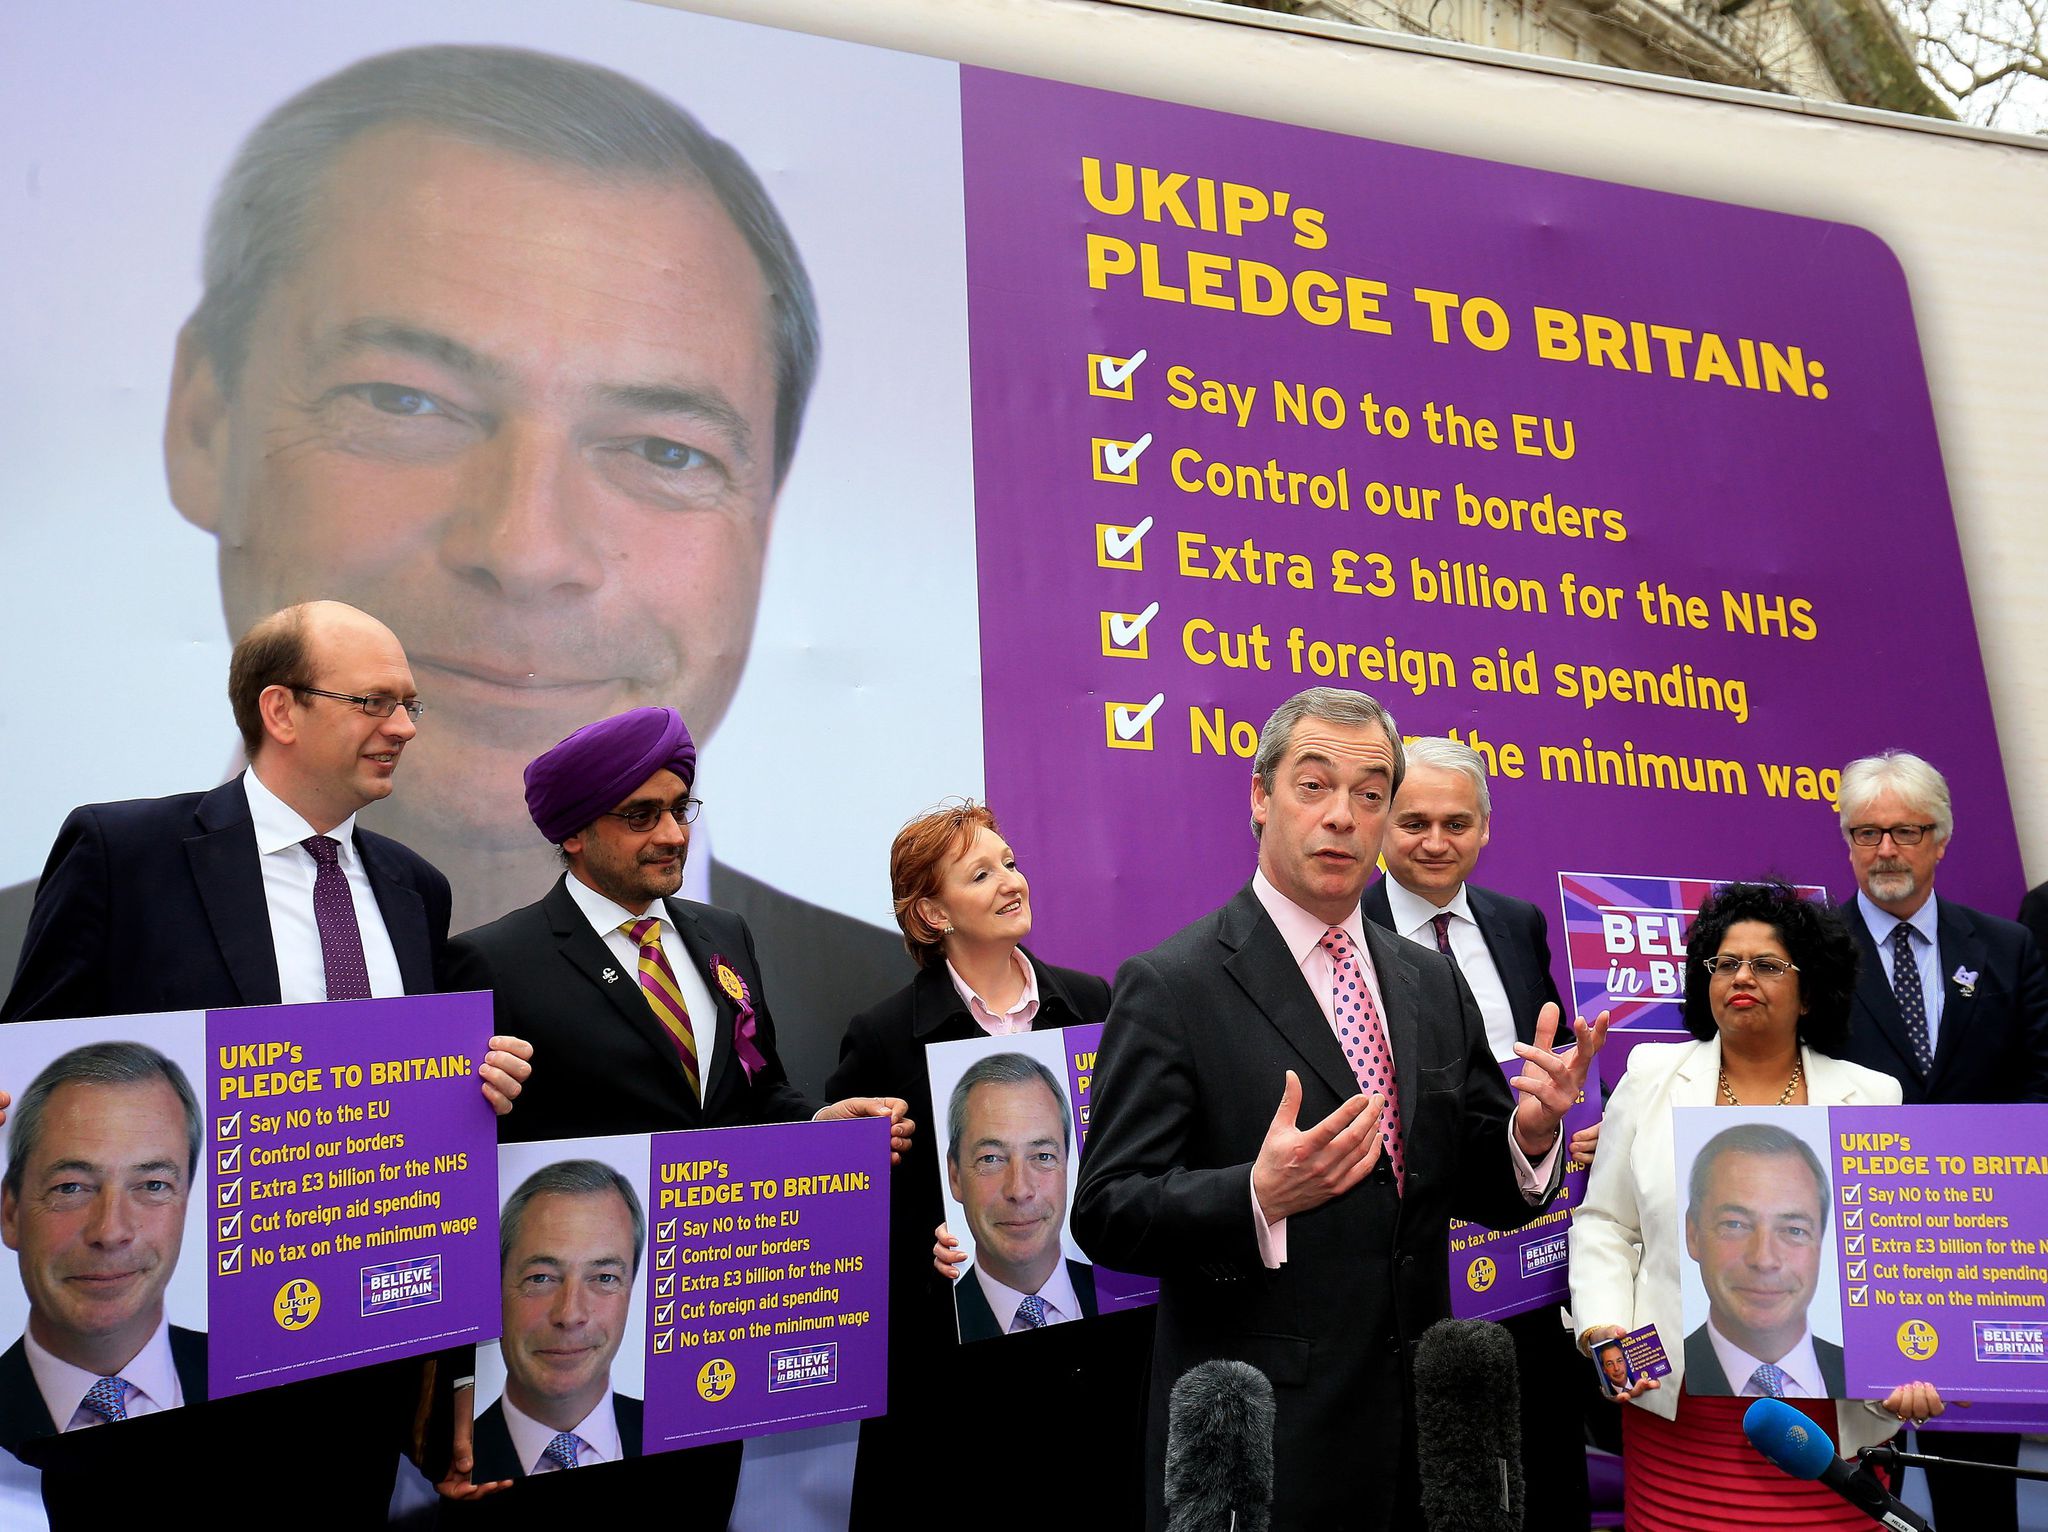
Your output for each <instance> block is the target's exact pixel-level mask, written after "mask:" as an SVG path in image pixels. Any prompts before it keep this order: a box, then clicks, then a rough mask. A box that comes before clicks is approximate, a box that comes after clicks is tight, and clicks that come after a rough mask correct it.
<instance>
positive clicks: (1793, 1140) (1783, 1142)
mask: <svg viewBox="0 0 2048 1532" xmlns="http://www.w3.org/2000/svg"><path fill="white" fill-rule="evenodd" d="M1730 1154H1755V1155H1763V1156H1767V1157H1770V1158H1773V1159H1776V1158H1791V1157H1793V1156H1795V1155H1796V1156H1797V1157H1798V1158H1799V1159H1801V1160H1803V1161H1804V1162H1805V1164H1806V1168H1807V1169H1808V1170H1810V1171H1812V1172H1813V1187H1814V1191H1815V1193H1816V1194H1817V1196H1816V1198H1815V1200H1816V1201H1818V1202H1819V1203H1820V1226H1821V1228H1822V1229H1823V1230H1825V1229H1826V1228H1827V1226H1828V1173H1827V1172H1826V1171H1825V1170H1823V1169H1822V1168H1821V1163H1820V1156H1819V1155H1817V1154H1815V1153H1814V1152H1813V1146H1812V1145H1811V1144H1809V1143H1807V1141H1806V1140H1805V1139H1803V1138H1801V1137H1799V1136H1798V1135H1797V1134H1796V1133H1788V1132H1787V1131H1786V1130H1785V1129H1783V1128H1781V1127H1779V1126H1778V1125H1777V1124H1776V1123H1773V1122H1744V1123H1737V1124H1736V1125H1735V1126H1734V1127H1732V1128H1723V1129H1722V1130H1721V1131H1720V1132H1719V1133H1716V1134H1715V1135H1714V1136H1713V1137H1712V1138H1710V1139H1708V1140H1707V1142H1706V1146H1705V1147H1704V1148H1702V1149H1701V1150H1700V1152H1699V1157H1698V1158H1697V1159H1695V1160H1694V1161H1693V1162H1692V1179H1691V1181H1690V1182H1689V1183H1688V1186H1687V1192H1688V1204H1687V1207H1686V1210H1685V1217H1686V1221H1687V1222H1688V1223H1690V1222H1693V1221H1694V1220H1696V1219H1697V1218H1698V1216H1699V1211H1700V1205H1701V1204H1702V1203H1704V1202H1705V1201H1706V1200H1707V1184H1708V1182H1710V1181H1711V1180H1712V1179H1713V1176H1714V1166H1715V1165H1716V1164H1718V1163H1719V1162H1720V1161H1721V1159H1722V1158H1723V1157H1724V1156H1726V1155H1730Z"/></svg>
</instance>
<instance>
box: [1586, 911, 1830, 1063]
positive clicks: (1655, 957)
mask: <svg viewBox="0 0 2048 1532" xmlns="http://www.w3.org/2000/svg"><path fill="white" fill-rule="evenodd" d="M1730 881H1732V880H1731V879H1728V878H1715V879H1708V878H1658V877H1631V876H1628V875H1625V874H1616V873H1599V872H1560V873H1559V874H1558V875H1557V894H1558V899H1559V901H1560V903H1561V904H1562V906H1563V911H1564V926H1563V930H1564V952H1565V966H1566V967H1567V968H1568V969H1569V970H1570V972H1571V986H1570V988H1569V989H1568V990H1567V993H1568V994H1570V996H1571V997H1572V1011H1573V1014H1574V1015H1578V1016H1597V1015H1598V1014H1599V1013H1600V1012H1602V1011H1605V1012H1607V1013H1608V1024H1609V1025H1610V1026H1614V1027H1654V1028H1664V1029H1667V1030H1668V1029H1673V1028H1679V1027H1681V1026H1682V1023H1681V1020H1680V1016H1679V1010H1680V1002H1681V1001H1682V1000H1683V999H1684V998H1685V938H1686V934H1687V933H1688V932H1689V931H1691V929H1692V917H1693V916H1694V915H1696V914H1698V913H1699V908H1700V906H1701V905H1702V904H1704V903H1705V902H1706V900H1707V896H1708V895H1709V894H1711V893H1712V892H1713V891H1714V890H1715V889H1717V888H1719V887H1721V886H1722V885H1723V884H1724V883H1728V882H1730ZM1799 892H1800V893H1801V894H1804V895H1805V896H1806V897H1807V898H1809V899H1819V900H1820V901H1821V902H1822V903H1823V904H1825V903H1826V902H1827V890H1826V889H1824V888H1821V887H1819V886H1818V885H1814V884H1802V885H1800V886H1799ZM1617 1078H1619V1077H1618V1076H1617Z"/></svg>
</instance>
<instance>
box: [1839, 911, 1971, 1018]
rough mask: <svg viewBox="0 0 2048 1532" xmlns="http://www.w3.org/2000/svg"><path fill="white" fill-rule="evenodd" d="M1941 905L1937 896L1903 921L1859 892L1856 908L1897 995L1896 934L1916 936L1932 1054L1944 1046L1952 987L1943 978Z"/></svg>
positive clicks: (1885, 976)
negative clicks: (1943, 1029) (1945, 1015)
mask: <svg viewBox="0 0 2048 1532" xmlns="http://www.w3.org/2000/svg"><path fill="white" fill-rule="evenodd" d="M1939 902H1940V901H1939V900H1938V899H1937V897H1936V896H1935V895H1933V894H1929V895H1928V896H1927V902H1926V903H1925V904H1923V905H1921V906H1920V908H1919V909H1917V910H1915V911H1914V912H1913V918H1912V919H1911V920H1900V919H1899V917H1898V916H1896V915H1893V914H1891V913H1889V912H1888V911H1885V910H1881V909H1879V908H1878V907H1877V906H1876V905H1874V904H1872V903H1871V902H1870V896H1869V895H1868V894H1866V893H1864V892H1863V890H1861V889H1858V890H1857V891H1856V908H1857V909H1859V910H1861V911H1862V912H1863V923H1864V925H1866V926H1868V927H1869V928H1870V939H1871V940H1872V941H1874V942H1876V943H1877V960H1878V961H1879V962H1880V963H1882V964H1884V981H1885V983H1887V984H1889V985H1891V986H1892V989H1893V991H1894V992H1896V991H1897V990H1898V984H1897V982H1896V981H1895V980H1894V978H1893V975H1892V932H1893V931H1895V930H1897V929H1898V928H1899V927H1900V926H1902V925H1903V926H1906V927H1907V928H1908V929H1910V930H1911V931H1912V933H1913V935H1912V937H1911V938H1910V940H1911V941H1912V944H1913V961H1914V963H1915V964H1916V965H1917V966H1918V967H1919V969H1920V993H1921V995H1922V996H1923V997H1925V999H1926V1001H1927V1051H1928V1052H1929V1053H1932V1052H1933V1051H1934V1050H1935V1048H1936V1047H1937V1046H1938V1045H1939V1044H1940V1042H1941V1008H1942V1005H1943V1004H1944V1003H1945V1002H1946V1001H1947V999H1948V986H1947V985H1946V984H1945V983H1943V982H1942V977H1941V942H1940V941H1939V940H1938V939H1937V937H1936V930H1937V926H1938V923H1939V921H1940V919H1941V917H1940V916H1939V915H1938V914H1937V913H1936V911H1935V905H1936V904H1937V903H1939Z"/></svg>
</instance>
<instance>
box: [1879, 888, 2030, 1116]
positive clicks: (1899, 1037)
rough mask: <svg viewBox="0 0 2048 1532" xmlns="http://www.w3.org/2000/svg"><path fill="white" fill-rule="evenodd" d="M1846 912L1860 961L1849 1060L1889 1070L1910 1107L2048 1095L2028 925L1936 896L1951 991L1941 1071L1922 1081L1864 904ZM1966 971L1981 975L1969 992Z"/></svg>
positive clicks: (1938, 934)
mask: <svg viewBox="0 0 2048 1532" xmlns="http://www.w3.org/2000/svg"><path fill="white" fill-rule="evenodd" d="M1844 914H1845V915H1846V916H1847V917H1848V921H1849V929H1850V930H1852V931H1853V932H1855V934H1856V941H1857V944H1858V946H1860V947H1861V948H1862V958H1863V960H1862V963H1861V964H1860V965H1859V967H1858V970H1857V975H1856V999H1855V1003H1854V1005H1853V1007H1852V1008H1851V1013H1850V1022H1849V1043H1848V1046H1847V1047H1845V1048H1843V1049H1842V1050H1840V1052H1841V1056H1842V1057H1843V1058H1845V1059H1848V1060H1849V1061H1850V1062H1852V1063H1856V1064H1862V1065H1864V1066H1866V1067H1867V1068H1870V1069H1876V1070H1880V1071H1882V1072H1883V1073H1885V1074H1888V1075H1890V1076H1892V1077H1893V1078H1894V1079H1896V1080H1897V1081H1898V1082H1899V1087H1900V1089H1901V1090H1902V1091H1903V1092H1904V1093H1905V1104H1906V1105H1907V1106H1917V1105H1919V1104H1921V1103H1923V1102H1930V1101H1931V1102H1980V1101H1981V1102H2008V1101H2048V968H2044V967H2043V966H2042V961H2041V949H2040V948H2039V947H2038V946H2036V945H2035V943H2034V938H2033V937H2032V936H2031V935H2029V934H2028V932H2027V929H2026V927H2024V926H2021V925H2016V924H2015V923H2013V922H2012V921H2010V920H2000V919H1999V918H1998V917H1997V916H1996V915H1986V914H1984V913H1983V912H1982V911H1980V910H1972V909H1967V908H1965V907H1964V906H1962V905H1960V904H1953V903H1951V902H1950V901H1948V900H1946V899H1942V900H1940V901H1939V903H1938V904H1937V906H1936V911H1935V944H1936V946H1937V948H1938V949H1939V954H1940V958H1941V967H1940V970H1939V971H1940V973H1941V975H1942V984H1943V986H1944V990H1945V996H1944V999H1943V1001H1942V1012H1941V1030H1940V1031H1939V1033H1937V1034H1936V1036H1935V1039H1934V1068H1933V1070H1932V1071H1931V1072H1929V1074H1928V1075H1927V1076H1926V1078H1924V1079H1923V1078H1922V1077H1921V1075H1920V1071H1919V1070H1918V1069H1917V1068H1916V1067H1915V1066H1914V1063H1913V1049H1912V1045H1911V1044H1910V1043H1909V1042H1908V1041H1907V1040H1906V1024H1905V1023H1904V1022H1903V1021H1902V1020H1900V1018H1899V1002H1898V997H1897V996H1896V995H1894V994H1893V993H1892V987H1891V985H1890V983H1889V982H1888V981H1887V980H1886V979H1885V972H1884V959H1883V957H1882V956H1881V955H1880V954H1879V952H1878V950H1877V943H1876V942H1875V941H1874V940H1873V939H1872V937H1871V934H1870V928H1869V927H1868V926H1867V925H1865V924H1864V923H1863V910H1862V906H1861V905H1860V904H1859V903H1857V902H1856V901H1854V900H1851V901H1850V902H1849V904H1848V905H1847V906H1846V907H1845V908H1844ZM1959 970H1967V971H1969V972H1972V973H1975V974H1976V976H1977V978H1976V982H1975V983H1974V984H1973V985H1971V986H1970V989H1969V990H1968V991H1965V989H1964V987H1963V986H1962V985H1961V984H1959V983H1958V982H1957V981H1956V977H1955V976H1956V973H1957V972H1958V971H1959Z"/></svg>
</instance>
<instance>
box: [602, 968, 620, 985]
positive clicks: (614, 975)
mask: <svg viewBox="0 0 2048 1532" xmlns="http://www.w3.org/2000/svg"><path fill="white" fill-rule="evenodd" d="M604 982H605V983H607V984H616V983H618V982H619V971H618V969H616V968H607V969H606V970H605V971H604Z"/></svg>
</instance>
